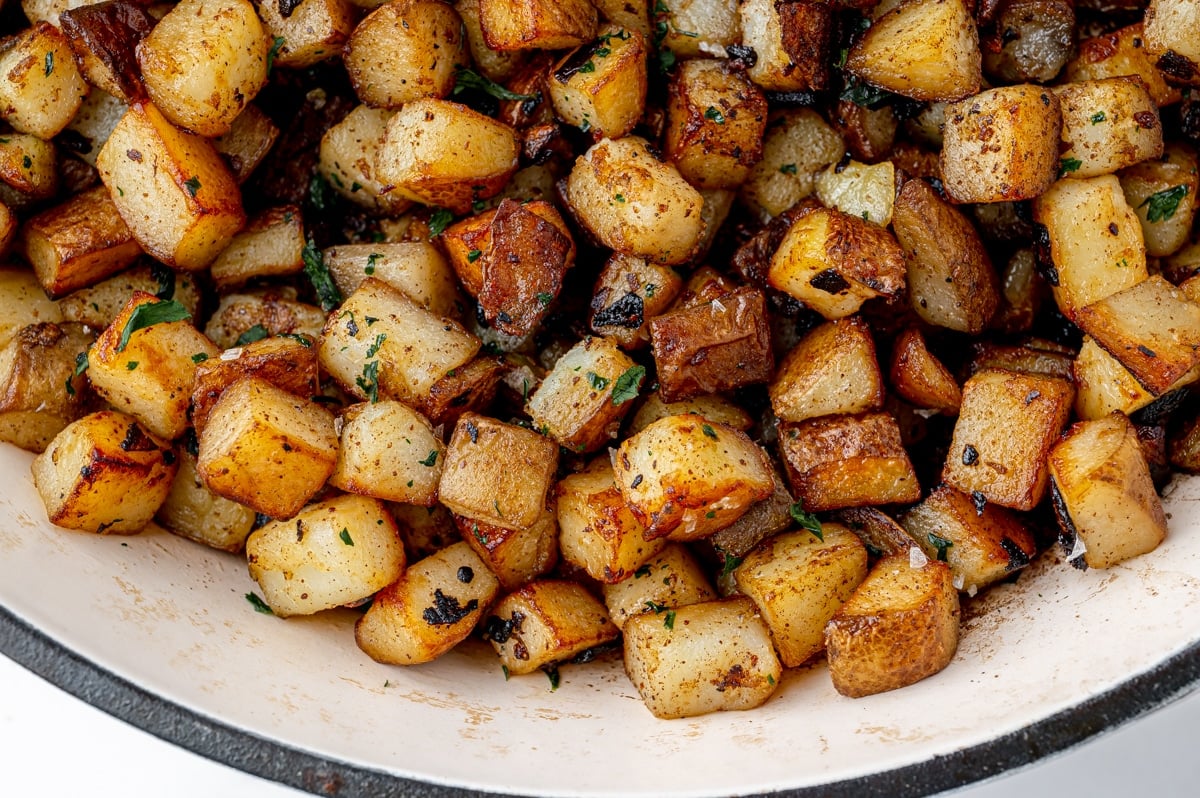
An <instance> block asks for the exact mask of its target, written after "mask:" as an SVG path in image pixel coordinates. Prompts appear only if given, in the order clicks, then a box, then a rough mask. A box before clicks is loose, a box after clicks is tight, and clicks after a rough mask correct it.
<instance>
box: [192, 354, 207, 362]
mask: <svg viewBox="0 0 1200 798" xmlns="http://www.w3.org/2000/svg"><path fill="white" fill-rule="evenodd" d="M206 360H208V353H207V352H197V353H196V354H194V355H192V362H193V363H203V362H204V361H206Z"/></svg>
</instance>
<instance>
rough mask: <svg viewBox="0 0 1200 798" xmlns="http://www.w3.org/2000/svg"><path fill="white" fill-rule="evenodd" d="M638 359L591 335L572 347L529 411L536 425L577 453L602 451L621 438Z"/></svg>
mask: <svg viewBox="0 0 1200 798" xmlns="http://www.w3.org/2000/svg"><path fill="white" fill-rule="evenodd" d="M633 368H634V362H633V360H631V359H630V358H629V356H628V355H626V354H625V353H624V352H622V351H621V350H620V349H619V348H618V347H617V345H616V344H614V343H612V342H611V341H610V340H609V339H607V338H594V337H588V338H584V339H583V340H581V341H580V342H579V343H577V344H576V345H575V346H573V347H571V349H569V350H568V351H567V352H566V353H565V354H564V355H563V356H562V357H560V358H559V359H558V362H557V363H555V364H554V368H553V369H551V370H550V373H549V374H547V375H546V376H545V378H544V379H543V380H542V384H541V385H539V386H538V389H537V391H535V392H534V394H533V396H531V397H530V398H529V402H528V403H527V405H526V409H527V411H528V412H529V417H530V418H531V419H532V420H533V425H534V427H535V428H536V429H539V430H541V431H542V433H543V434H544V435H549V436H550V437H551V438H553V439H554V440H555V441H557V442H558V443H559V444H560V445H562V446H565V447H567V448H568V449H572V450H574V451H578V452H591V451H595V450H597V449H599V448H600V447H602V446H603V445H604V444H605V443H607V442H608V441H609V440H611V439H613V438H615V437H616V436H617V431H618V429H619V428H620V426H621V419H622V418H624V416H625V413H626V412H627V411H628V410H629V408H630V403H629V402H628V401H625V400H623V399H622V397H620V396H618V395H617V390H618V389H626V390H627V389H628V386H627V385H625V384H623V382H624V383H627V382H628V381H629V377H627V376H626V375H627V374H632V373H635V372H632V371H631V370H632V369H633Z"/></svg>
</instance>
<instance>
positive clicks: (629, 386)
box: [612, 366, 646, 405]
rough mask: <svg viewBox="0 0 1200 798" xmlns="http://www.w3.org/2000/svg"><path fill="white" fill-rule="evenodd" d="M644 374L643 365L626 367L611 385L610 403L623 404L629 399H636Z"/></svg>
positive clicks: (644, 368)
mask: <svg viewBox="0 0 1200 798" xmlns="http://www.w3.org/2000/svg"><path fill="white" fill-rule="evenodd" d="M645 376H646V367H645V366H630V367H629V368H627V369H626V370H625V373H624V374H622V375H621V376H620V377H617V383H616V385H614V386H613V392H612V403H613V404H614V405H623V404H625V403H626V402H628V401H629V400H630V399H636V398H637V395H638V389H639V388H640V387H641V384H642V380H643V379H644V378H645Z"/></svg>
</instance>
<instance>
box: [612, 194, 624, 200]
mask: <svg viewBox="0 0 1200 798" xmlns="http://www.w3.org/2000/svg"><path fill="white" fill-rule="evenodd" d="M613 199H615V200H616V201H617V202H624V201H625V195H624V194H616V195H614V196H613Z"/></svg>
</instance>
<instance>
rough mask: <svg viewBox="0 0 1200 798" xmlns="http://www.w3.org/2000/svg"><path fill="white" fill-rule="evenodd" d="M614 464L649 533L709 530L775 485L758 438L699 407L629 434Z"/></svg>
mask: <svg viewBox="0 0 1200 798" xmlns="http://www.w3.org/2000/svg"><path fill="white" fill-rule="evenodd" d="M613 472H614V477H615V479H616V482H617V488H618V489H619V490H620V491H621V496H622V497H623V498H624V499H625V502H626V503H627V504H628V505H629V508H630V509H631V510H633V514H634V515H635V516H637V518H638V520H639V521H641V522H642V524H643V525H645V527H646V537H647V538H648V539H653V538H657V537H668V538H670V539H671V540H682V541H686V540H696V539H697V538H702V537H707V536H708V535H711V534H712V533H713V532H716V531H717V530H718V529H722V528H724V527H726V526H729V525H730V524H732V523H733V522H734V521H736V520H737V519H738V518H739V517H741V515H742V514H743V513H745V512H746V510H748V509H749V508H750V505H752V504H754V503H755V502H757V501H760V500H762V499H765V498H767V497H768V496H770V495H771V493H772V492H773V491H774V488H775V484H774V479H773V476H772V473H771V467H770V464H769V461H768V459H767V455H766V453H765V452H764V451H763V450H762V449H760V448H759V447H758V445H757V444H755V443H754V442H753V441H751V440H750V438H749V437H747V436H746V435H745V434H744V433H742V432H739V431H738V430H736V429H734V428H733V427H728V426H725V425H724V424H721V423H720V422H711V423H710V422H709V421H708V420H707V419H705V418H704V417H703V416H697V415H692V414H684V415H679V416H667V417H665V418H661V419H659V420H658V421H655V422H654V423H653V424H651V425H650V426H648V427H646V428H645V429H644V430H642V431H641V432H639V433H638V434H636V435H634V436H632V437H630V438H626V439H625V441H624V442H622V444H621V446H620V448H618V449H617V451H616V452H615V453H614V454H613Z"/></svg>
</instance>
